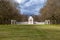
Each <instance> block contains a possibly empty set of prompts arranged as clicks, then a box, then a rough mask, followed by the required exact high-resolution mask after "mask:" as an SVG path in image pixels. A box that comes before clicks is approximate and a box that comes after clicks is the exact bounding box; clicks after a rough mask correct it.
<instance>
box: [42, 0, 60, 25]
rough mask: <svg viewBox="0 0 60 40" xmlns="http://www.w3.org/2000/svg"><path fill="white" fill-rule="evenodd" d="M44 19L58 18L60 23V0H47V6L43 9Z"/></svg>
mask: <svg viewBox="0 0 60 40" xmlns="http://www.w3.org/2000/svg"><path fill="white" fill-rule="evenodd" d="M41 18H42V20H48V19H49V20H56V23H57V24H59V23H60V21H59V20H60V0H47V3H46V6H44V8H42V9H41Z"/></svg>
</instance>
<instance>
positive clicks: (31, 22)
mask: <svg viewBox="0 0 60 40" xmlns="http://www.w3.org/2000/svg"><path fill="white" fill-rule="evenodd" d="M28 24H34V22H33V17H32V16H29V18H28Z"/></svg>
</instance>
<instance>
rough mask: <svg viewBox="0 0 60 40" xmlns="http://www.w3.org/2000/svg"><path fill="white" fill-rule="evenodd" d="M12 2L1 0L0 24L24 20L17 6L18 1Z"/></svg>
mask: <svg viewBox="0 0 60 40" xmlns="http://www.w3.org/2000/svg"><path fill="white" fill-rule="evenodd" d="M12 3H13V2H12ZM12 3H11V1H9V0H8V1H7V0H0V24H10V22H11V20H17V21H22V17H23V16H22V15H21V14H20V11H19V10H18V9H17V8H16V6H17V5H16V3H15V2H14V4H12Z"/></svg>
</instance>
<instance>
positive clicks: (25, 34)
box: [0, 25, 60, 40]
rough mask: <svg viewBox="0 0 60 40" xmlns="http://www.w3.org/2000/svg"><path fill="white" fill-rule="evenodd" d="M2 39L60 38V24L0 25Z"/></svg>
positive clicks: (0, 39)
mask: <svg viewBox="0 0 60 40" xmlns="http://www.w3.org/2000/svg"><path fill="white" fill-rule="evenodd" d="M0 40H60V25H0Z"/></svg>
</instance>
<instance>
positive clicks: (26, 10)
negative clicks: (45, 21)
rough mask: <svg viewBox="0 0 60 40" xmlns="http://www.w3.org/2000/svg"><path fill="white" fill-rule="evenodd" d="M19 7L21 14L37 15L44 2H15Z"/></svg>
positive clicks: (32, 0)
mask: <svg viewBox="0 0 60 40" xmlns="http://www.w3.org/2000/svg"><path fill="white" fill-rule="evenodd" d="M16 1H17V2H18V3H19V4H20V5H19V7H20V11H21V13H22V14H27V15H32V14H34V15H38V14H39V10H40V9H41V8H42V7H43V6H44V4H45V2H46V0H16Z"/></svg>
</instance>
